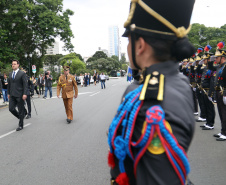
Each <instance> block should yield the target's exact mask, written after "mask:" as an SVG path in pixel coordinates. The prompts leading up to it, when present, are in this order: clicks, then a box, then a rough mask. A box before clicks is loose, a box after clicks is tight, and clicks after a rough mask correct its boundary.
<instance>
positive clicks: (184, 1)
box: [123, 0, 195, 69]
mask: <svg viewBox="0 0 226 185" xmlns="http://www.w3.org/2000/svg"><path fill="white" fill-rule="evenodd" d="M194 2H195V0H131V4H130V13H129V16H128V19H127V21H126V22H125V24H124V27H125V28H126V31H125V33H124V34H123V36H124V37H127V36H128V35H129V34H131V38H132V51H133V42H134V34H133V33H137V34H139V35H144V36H148V37H154V38H159V39H166V40H175V41H177V40H178V39H182V38H185V37H186V36H187V34H188V32H189V31H190V29H191V26H190V19H191V14H192V10H193V6H194ZM133 54H134V51H133ZM187 57H190V56H187ZM184 58H186V56H185V57H184ZM134 59H135V58H134V57H133V60H134ZM134 61H135V60H134ZM134 63H135V67H137V68H138V69H139V67H138V66H137V64H136V62H134Z"/></svg>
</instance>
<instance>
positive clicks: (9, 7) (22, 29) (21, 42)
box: [0, 0, 73, 67]
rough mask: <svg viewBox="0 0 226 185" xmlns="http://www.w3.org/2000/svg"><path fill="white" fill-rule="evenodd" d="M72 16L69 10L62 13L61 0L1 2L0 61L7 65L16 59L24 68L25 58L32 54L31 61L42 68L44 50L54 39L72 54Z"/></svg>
mask: <svg viewBox="0 0 226 185" xmlns="http://www.w3.org/2000/svg"><path fill="white" fill-rule="evenodd" d="M71 15H73V12H72V11H71V10H69V9H67V10H65V11H63V0H57V1H53V0H32V1H31V0H29V1H28V0H7V1H6V0H2V1H0V22H1V26H0V60H1V61H2V62H4V63H9V62H10V60H11V59H13V58H15V59H19V60H20V62H21V64H22V65H23V64H24V63H26V60H25V57H24V54H25V53H27V54H29V53H33V57H32V60H34V61H36V62H37V63H36V65H37V66H40V67H42V59H43V57H44V55H45V51H46V48H47V47H48V46H49V45H51V44H52V43H54V41H55V38H56V37H60V39H61V41H63V42H64V44H65V46H64V48H65V50H69V51H72V50H73V45H72V44H71V38H72V37H73V34H72V31H71V29H70V24H71V23H70V20H69V17H70V16H71ZM36 51H39V53H40V54H41V56H40V55H38V54H35V53H36ZM35 58H37V59H38V60H35Z"/></svg>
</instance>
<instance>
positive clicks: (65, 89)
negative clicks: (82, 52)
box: [57, 66, 78, 124]
mask: <svg viewBox="0 0 226 185" xmlns="http://www.w3.org/2000/svg"><path fill="white" fill-rule="evenodd" d="M69 68H70V67H69V66H64V75H62V76H60V77H59V80H58V84H57V97H58V98H59V96H60V91H61V89H62V98H63V101H64V106H65V111H66V114H67V123H68V124H69V123H71V121H72V120H73V109H72V103H73V97H74V98H77V96H78V88H77V84H76V81H75V77H74V76H73V75H71V74H69ZM73 89H74V91H75V93H74V92H73Z"/></svg>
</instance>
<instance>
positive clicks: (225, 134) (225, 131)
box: [211, 42, 226, 141]
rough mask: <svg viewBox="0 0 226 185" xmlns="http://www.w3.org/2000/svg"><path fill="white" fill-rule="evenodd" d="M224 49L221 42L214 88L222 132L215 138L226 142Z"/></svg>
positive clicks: (225, 57)
mask: <svg viewBox="0 0 226 185" xmlns="http://www.w3.org/2000/svg"><path fill="white" fill-rule="evenodd" d="M223 47H224V43H223V42H220V43H219V44H218V49H217V51H216V53H215V56H216V63H217V64H219V65H218V68H217V70H216V74H215V80H214V88H215V90H216V100H217V108H218V113H219V116H220V120H221V132H220V133H218V134H214V137H217V139H216V140H217V141H225V140H226V68H225V65H226V51H225V50H223V49H222V48H223ZM211 96H213V91H212V92H211Z"/></svg>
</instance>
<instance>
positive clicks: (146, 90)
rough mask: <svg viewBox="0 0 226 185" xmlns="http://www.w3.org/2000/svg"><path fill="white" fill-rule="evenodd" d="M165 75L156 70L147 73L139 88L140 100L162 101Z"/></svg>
mask: <svg viewBox="0 0 226 185" xmlns="http://www.w3.org/2000/svg"><path fill="white" fill-rule="evenodd" d="M164 81H165V76H164V75H163V74H160V73H159V72H158V71H154V72H152V74H148V75H147V76H146V78H145V81H144V86H143V88H142V90H141V94H140V98H139V99H140V100H148V99H155V100H158V101H163V95H164Z"/></svg>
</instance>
